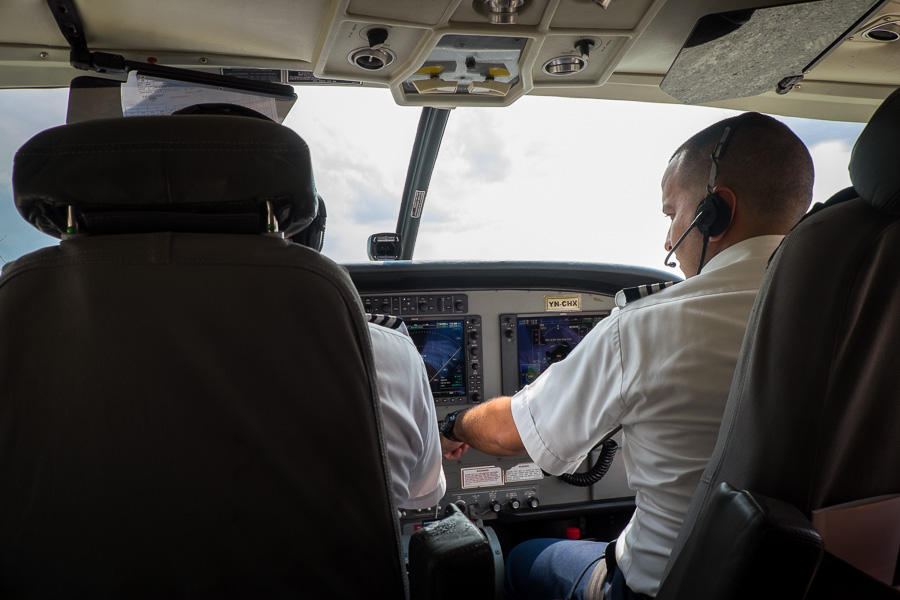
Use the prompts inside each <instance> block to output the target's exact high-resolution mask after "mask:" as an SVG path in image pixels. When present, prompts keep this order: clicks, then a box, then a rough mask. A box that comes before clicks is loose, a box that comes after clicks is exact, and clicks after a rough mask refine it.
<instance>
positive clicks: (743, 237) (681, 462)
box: [441, 113, 813, 600]
mask: <svg viewBox="0 0 900 600" xmlns="http://www.w3.org/2000/svg"><path fill="white" fill-rule="evenodd" d="M812 185H813V165H812V159H811V158H810V155H809V152H808V151H807V149H806V147H805V146H804V145H803V143H802V142H801V141H800V140H799V139H798V138H797V136H796V135H794V133H793V132H791V130H790V129H789V128H788V127H786V126H785V125H784V124H782V123H780V122H779V121H777V120H775V119H772V118H771V117H768V116H765V115H761V114H758V113H745V114H743V115H739V116H736V117H732V118H730V119H726V120H724V121H721V122H719V123H716V124H715V125H712V126H710V127H708V128H706V129H704V130H703V131H701V132H699V133H697V134H695V135H694V136H692V137H691V138H690V139H688V140H687V141H686V142H685V143H684V144H682V145H681V147H679V148H678V149H677V150H676V151H675V153H674V154H673V155H672V158H671V159H670V161H669V164H668V167H667V169H666V171H665V174H664V176H663V179H662V208H663V213H665V215H667V216H668V217H669V218H670V219H671V224H670V227H669V233H668V236H667V239H666V244H665V247H666V250H667V251H669V252H670V253H672V251H674V254H675V256H676V258H677V259H678V261H679V263H680V266H681V269H682V270H683V272H684V273H685V274H686V276H687V279H686V280H685V281H683V282H680V283H678V284H676V285H670V286H653V287H652V288H651V289H648V288H647V286H642V288H641V289H637V288H634V289H631V290H623V292H619V294H618V295H617V297H616V304H617V308H616V309H614V310H613V311H612V313H611V314H610V316H609V317H607V318H606V319H604V320H603V321H601V322H600V323H599V324H598V325H597V326H596V327H595V328H594V329H593V330H592V331H591V332H590V333H589V334H588V335H587V336H586V337H585V339H584V341H582V342H581V343H580V344H579V345H578V346H577V347H576V348H575V349H574V350H573V351H572V353H571V354H570V355H569V356H568V357H567V358H566V359H565V360H563V361H561V362H559V363H556V364H554V365H552V366H551V367H550V368H548V369H547V371H546V372H544V373H543V374H542V375H541V376H540V377H539V378H538V379H537V380H535V381H534V382H533V383H532V384H530V385H529V386H527V387H525V388H524V389H523V390H522V391H520V392H519V393H517V394H516V395H515V396H513V397H511V398H510V397H500V398H495V399H493V400H491V401H490V402H486V403H484V404H483V405H480V406H476V407H473V408H471V409H468V410H466V411H458V412H457V413H451V414H450V415H448V416H447V417H446V418H445V419H444V421H443V422H442V423H441V432H442V434H443V435H444V437H445V438H447V439H448V440H451V441H454V442H455V443H454V444H453V445H450V444H449V442H448V443H447V444H446V445H445V446H444V450H445V452H444V456H445V458H448V459H454V458H458V457H459V456H460V455H461V454H462V453H463V452H464V451H465V445H466V444H468V445H470V446H471V447H473V448H476V449H478V450H481V451H483V452H485V453H487V454H489V455H492V456H515V455H518V454H522V453H523V452H527V453H528V455H529V456H530V457H531V458H532V460H534V461H535V462H536V463H537V464H538V466H540V467H541V468H542V469H544V470H545V471H547V472H549V473H552V474H562V473H572V472H574V471H575V470H576V469H577V468H578V466H579V465H580V464H581V463H582V461H583V460H584V458H585V456H586V455H587V454H588V452H589V451H590V450H591V448H592V447H594V445H595V444H597V442H598V441H600V440H601V438H603V437H604V435H605V434H607V433H608V432H610V431H612V430H613V429H614V428H616V427H618V426H620V425H621V426H622V440H623V443H622V446H623V447H622V450H623V451H622V455H623V459H624V466H625V470H626V473H627V477H628V484H629V486H630V487H631V488H632V489H633V490H634V491H635V504H636V510H635V513H634V515H633V517H632V518H631V520H630V522H629V523H628V525H627V526H626V527H625V529H624V530H623V531H622V532H621V534H620V535H619V537H618V539H617V540H616V541H615V542H611V543H610V544H609V545H607V544H606V543H603V542H592V541H583V540H531V541H528V542H525V543H523V544H520V545H519V546H517V547H516V548H514V549H513V550H512V552H511V553H510V555H509V557H508V560H507V577H506V583H505V592H506V597H507V598H509V599H519V598H529V599H531V598H570V597H575V598H589V599H598V598H606V599H616V600H618V599H621V598H645V597H653V596H655V595H656V593H657V591H658V590H659V586H660V580H661V578H662V575H663V572H664V569H665V566H666V561H667V559H668V557H669V554H670V553H671V550H672V547H673V545H674V543H675V538H676V536H677V534H678V530H679V527H680V526H681V522H682V520H683V518H684V515H685V513H686V511H687V508H688V505H689V503H690V501H691V497H692V495H693V493H694V490H695V488H696V487H697V484H698V482H699V480H700V475H701V473H702V471H703V469H704V468H705V466H706V464H707V462H708V460H709V457H710V455H711V454H712V451H713V447H714V446H715V442H716V437H717V435H718V431H719V425H720V422H721V419H722V413H723V410H724V406H725V401H726V399H727V397H728V391H729V388H730V386H731V379H732V376H733V374H734V369H735V365H736V362H737V356H738V352H739V350H740V347H741V342H742V339H743V337H744V331H745V329H746V326H747V322H748V320H749V316H750V310H751V307H752V305H753V302H754V299H755V297H756V294H757V290H758V288H759V285H760V282H761V280H762V278H763V274H764V272H765V269H766V264H767V262H768V259H769V257H770V256H771V254H772V252H773V251H774V250H775V249H776V247H777V246H778V244H779V243H780V242H781V239H782V238H783V236H784V234H786V233H787V232H788V231H789V230H790V229H791V227H792V226H793V225H794V224H795V223H796V222H797V221H798V220H799V218H800V217H801V216H802V215H803V214H804V212H805V211H806V209H807V208H808V206H809V203H810V201H811V199H812ZM654 292H655V293H654Z"/></svg>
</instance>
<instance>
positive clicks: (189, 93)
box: [122, 71, 279, 122]
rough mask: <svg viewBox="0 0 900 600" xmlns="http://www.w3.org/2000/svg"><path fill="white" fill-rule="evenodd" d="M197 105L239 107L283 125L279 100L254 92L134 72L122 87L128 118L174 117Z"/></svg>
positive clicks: (125, 114) (124, 108)
mask: <svg viewBox="0 0 900 600" xmlns="http://www.w3.org/2000/svg"><path fill="white" fill-rule="evenodd" d="M195 104H238V105H240V106H245V107H247V108H251V109H253V110H255V111H257V112H260V113H262V114H264V115H266V116H267V117H269V118H270V119H272V120H273V121H276V122H278V121H279V119H278V114H277V112H276V109H275V98H270V97H266V96H262V95H259V94H253V93H251V92H235V91H232V90H226V89H222V88H218V87H212V86H204V85H198V84H195V83H183V82H180V81H172V80H168V79H159V78H156V77H148V76H146V75H140V74H138V73H136V72H134V71H132V72H131V73H129V74H128V81H126V82H125V83H124V84H123V85H122V114H123V115H124V116H126V117H145V116H152V115H170V114H172V113H173V112H175V111H178V110H181V109H182V108H187V107H188V106H193V105H195Z"/></svg>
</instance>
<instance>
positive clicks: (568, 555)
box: [503, 539, 606, 600]
mask: <svg viewBox="0 0 900 600" xmlns="http://www.w3.org/2000/svg"><path fill="white" fill-rule="evenodd" d="M604 550H606V543H605V542H587V541H584V540H558V539H537V540H529V541H527V542H523V543H521V544H519V545H518V546H516V547H515V548H513V549H512V552H510V553H509V556H508V557H507V558H506V579H505V580H504V582H503V594H504V597H505V598H506V600H552V599H556V598H560V599H562V600H566V599H568V598H570V597H573V598H576V599H577V600H584V590H585V588H586V587H587V583H588V580H589V579H590V578H591V573H592V572H593V570H594V568H595V567H596V566H597V564H598V563H599V562H600V560H602V559H601V558H600V557H601V556H603V551H604ZM573 588H574V591H575V593H574V596H573V595H572V591H573Z"/></svg>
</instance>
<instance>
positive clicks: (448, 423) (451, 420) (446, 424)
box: [441, 411, 462, 442]
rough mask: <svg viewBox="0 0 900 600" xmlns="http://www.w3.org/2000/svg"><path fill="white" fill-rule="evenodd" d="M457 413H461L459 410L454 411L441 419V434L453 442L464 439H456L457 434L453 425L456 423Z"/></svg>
mask: <svg viewBox="0 0 900 600" xmlns="http://www.w3.org/2000/svg"><path fill="white" fill-rule="evenodd" d="M457 415H459V411H456V412H452V413H450V414H449V415H447V416H446V417H444V420H443V421H441V435H443V436H444V437H445V438H447V439H448V440H451V441H453V442H459V441H462V440H458V439H456V436H454V435H453V427H454V426H455V425H456V417H457Z"/></svg>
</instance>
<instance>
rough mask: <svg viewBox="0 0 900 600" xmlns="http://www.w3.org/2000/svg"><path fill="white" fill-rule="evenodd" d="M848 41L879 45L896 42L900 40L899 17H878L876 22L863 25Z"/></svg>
mask: <svg viewBox="0 0 900 600" xmlns="http://www.w3.org/2000/svg"><path fill="white" fill-rule="evenodd" d="M850 39H851V40H856V41H859V42H876V43H880V44H887V43H890V42H896V41H897V40H900V15H887V16H884V17H879V19H878V20H877V21H875V22H873V23H868V24H867V25H865V26H864V27H863V28H862V29H860V30H859V31H858V32H857V33H856V34H855V35H854V36H853V37H851V38H850Z"/></svg>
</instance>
